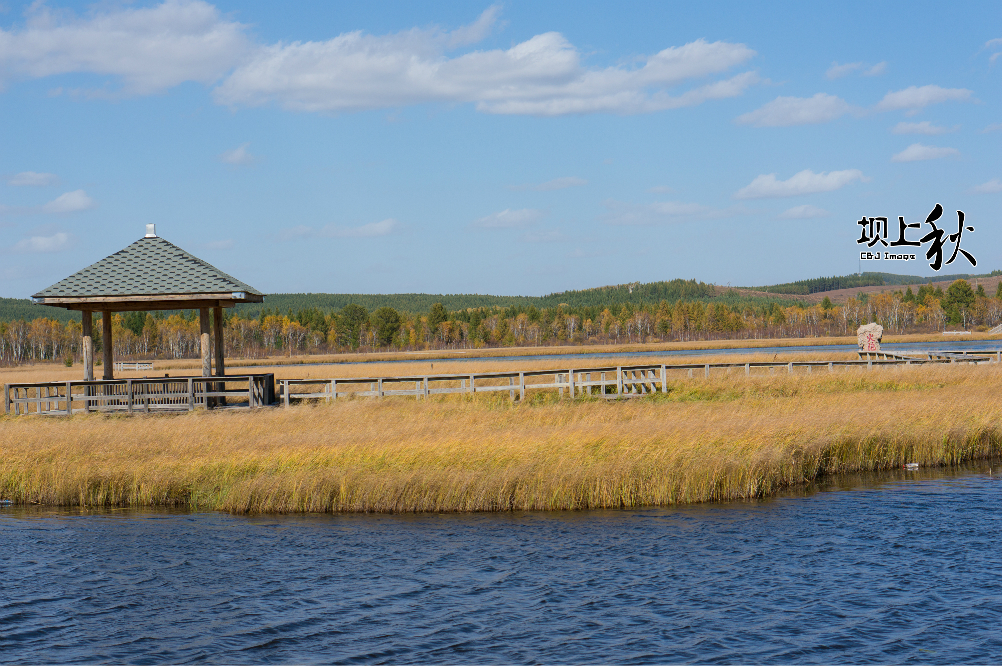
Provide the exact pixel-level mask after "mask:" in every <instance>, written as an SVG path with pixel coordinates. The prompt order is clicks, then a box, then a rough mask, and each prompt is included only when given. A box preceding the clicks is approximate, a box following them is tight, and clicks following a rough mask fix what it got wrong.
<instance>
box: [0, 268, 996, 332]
mask: <svg viewBox="0 0 1003 666" xmlns="http://www.w3.org/2000/svg"><path fill="white" fill-rule="evenodd" d="M999 274H1000V271H993V272H992V273H987V274H983V275H968V274H960V275H941V276H937V280H938V281H942V280H955V279H965V278H969V277H988V276H991V275H999ZM930 280H931V278H929V277H920V276H915V275H895V274H892V273H864V274H862V275H856V274H853V275H844V276H840V277H828V278H825V277H823V278H815V279H812V280H800V281H797V282H788V283H785V284H776V285H769V286H766V287H753V288H752V289H755V290H757V291H761V292H765V293H767V294H778V295H794V296H807V295H810V294H815V293H818V292H822V291H830V290H833V289H846V288H851V287H864V286H873V285H900V284H901V285H908V284H926V283H927V282H929V281H930ZM662 301H667V302H669V303H675V302H676V301H684V302H702V303H705V304H707V303H710V302H719V303H724V304H727V305H728V306H729V307H730V308H732V309H734V308H736V307H756V308H762V307H769V306H770V305H771V304H772V303H774V302H778V301H777V300H776V299H773V298H770V297H769V296H765V295H764V296H750V295H740V294H739V293H738V292H737V291H735V290H734V289H731V290H727V291H724V292H718V291H717V290H716V289H715V287H714V285H711V284H706V283H704V282H698V281H696V280H679V279H677V280H669V281H662V282H650V283H644V284H642V283H633V284H621V285H614V286H608V287H596V288H592V289H581V290H572V291H562V292H557V293H554V294H548V295H546V296H489V295H482V294H268V295H267V297H266V299H265V303H250V304H246V305H239V306H237V307H235V308H233V309H231V310H228V311H227V314H228V316H237V317H240V318H244V319H246V318H250V317H257V318H260V317H262V316H266V315H270V314H276V315H292V314H293V313H301V312H308V311H309V312H313V313H320V314H332V313H336V312H339V311H341V310H342V309H343V308H344V307H345V306H346V305H349V304H354V305H359V306H361V307H363V308H365V309H366V310H367V311H369V312H375V311H376V310H378V309H380V308H383V307H389V308H393V309H394V310H396V311H397V312H399V313H401V314H406V315H422V314H426V313H428V312H430V311H431V309H432V306H433V305H435V304H436V303H441V304H442V307H443V308H444V309H445V310H446V311H448V312H463V311H466V310H471V309H487V310H507V311H508V312H509V313H510V316H515V315H516V314H519V313H523V312H529V311H530V310H531V309H535V310H552V309H554V308H557V307H562V308H563V309H564V310H566V311H576V312H581V313H582V314H584V315H585V316H590V315H594V314H595V313H597V312H601V311H602V310H604V309H606V308H620V307H622V306H624V305H630V306H634V307H638V306H654V305H658V304H660V303H661V302H662ZM780 303H781V304H784V305H790V304H791V303H790V301H782V302H780ZM172 314H177V313H175V312H161V313H155V316H156V317H159V318H166V317H169V316H171V315H172ZM186 316H191V315H190V314H188V315H186ZM43 317H44V318H47V319H50V320H55V321H58V322H60V323H63V324H65V323H67V322H70V321H75V322H79V321H80V313H78V312H75V311H72V310H64V309H62V308H54V307H51V306H45V305H35V304H34V303H32V302H31V301H30V300H28V299H20V298H0V322H3V321H8V322H9V321H17V320H24V321H32V320H34V319H39V318H43Z"/></svg>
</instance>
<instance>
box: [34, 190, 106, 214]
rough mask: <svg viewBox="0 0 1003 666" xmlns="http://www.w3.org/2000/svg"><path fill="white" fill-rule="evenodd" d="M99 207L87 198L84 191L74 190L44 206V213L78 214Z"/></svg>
mask: <svg viewBox="0 0 1003 666" xmlns="http://www.w3.org/2000/svg"><path fill="white" fill-rule="evenodd" d="M95 206H97V202H96V201H94V200H93V199H91V198H90V197H89V196H87V193H86V192H84V191H83V190H73V191H72V192H67V193H66V194H60V195H59V196H58V197H56V198H55V199H53V200H52V201H50V202H49V203H47V204H45V205H44V206H42V208H41V210H42V212H43V213H76V212H79V211H82V210H87V209H89V208H94V207H95Z"/></svg>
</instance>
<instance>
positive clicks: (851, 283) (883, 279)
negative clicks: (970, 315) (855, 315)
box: [753, 271, 1000, 296]
mask: <svg viewBox="0 0 1003 666" xmlns="http://www.w3.org/2000/svg"><path fill="white" fill-rule="evenodd" d="M999 274H1000V271H993V272H992V273H983V274H981V275H972V274H969V273H958V274H955V275H938V276H937V278H936V280H937V282H946V281H951V282H954V281H955V280H967V279H969V278H980V277H992V276H995V275H999ZM932 280H933V278H931V277H921V276H919V275H896V274H894V273H870V272H867V273H861V274H859V275H858V274H856V273H851V274H850V275H841V276H834V277H821V278H814V279H811V280H798V281H797V282H786V283H784V284H774V285H769V286H767V287H753V288H754V289H755V290H756V291H765V292H767V293H770V294H792V295H795V296H807V295H809V294H817V293H820V292H823V291H835V290H837V289H852V288H854V287H880V286H883V285H899V284H901V285H909V284H926V283H928V282H930V281H932Z"/></svg>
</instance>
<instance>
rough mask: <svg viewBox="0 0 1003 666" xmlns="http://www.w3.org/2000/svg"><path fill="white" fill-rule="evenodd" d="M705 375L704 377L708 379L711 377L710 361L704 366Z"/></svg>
mask: <svg viewBox="0 0 1003 666" xmlns="http://www.w3.org/2000/svg"><path fill="white" fill-rule="evenodd" d="M703 376H704V379H707V378H708V377H710V363H707V364H705V365H704V367H703Z"/></svg>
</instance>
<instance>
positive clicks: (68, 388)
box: [66, 382, 73, 416]
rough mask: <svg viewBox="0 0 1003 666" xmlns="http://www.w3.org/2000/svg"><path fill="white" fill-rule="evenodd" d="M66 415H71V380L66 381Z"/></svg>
mask: <svg viewBox="0 0 1003 666" xmlns="http://www.w3.org/2000/svg"><path fill="white" fill-rule="evenodd" d="M66 415H67V416H72V415H73V382H66Z"/></svg>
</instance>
